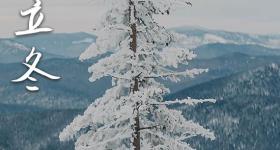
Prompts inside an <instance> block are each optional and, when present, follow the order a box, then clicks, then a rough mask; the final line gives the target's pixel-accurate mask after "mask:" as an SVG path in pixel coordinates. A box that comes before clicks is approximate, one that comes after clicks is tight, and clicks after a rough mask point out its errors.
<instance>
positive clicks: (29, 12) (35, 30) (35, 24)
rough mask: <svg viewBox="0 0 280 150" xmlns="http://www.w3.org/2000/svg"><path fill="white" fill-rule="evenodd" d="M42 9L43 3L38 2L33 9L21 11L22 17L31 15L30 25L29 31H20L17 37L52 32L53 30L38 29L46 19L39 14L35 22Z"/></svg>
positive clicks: (38, 0) (37, 0)
mask: <svg viewBox="0 0 280 150" xmlns="http://www.w3.org/2000/svg"><path fill="white" fill-rule="evenodd" d="M41 9H42V7H41V1H40V0H36V3H35V4H34V5H33V8H30V9H28V10H26V11H21V12H20V14H21V15H22V16H28V15H29V17H30V18H29V23H28V30H25V31H18V32H16V33H15V34H16V35H18V36H19V35H27V34H33V33H39V32H50V31H52V30H53V29H51V28H38V27H39V26H40V25H41V24H42V22H43V19H44V15H43V14H42V13H40V14H39V16H38V18H37V21H36V22H35V20H34V19H35V17H36V16H37V14H38V13H39V11H40V10H41Z"/></svg>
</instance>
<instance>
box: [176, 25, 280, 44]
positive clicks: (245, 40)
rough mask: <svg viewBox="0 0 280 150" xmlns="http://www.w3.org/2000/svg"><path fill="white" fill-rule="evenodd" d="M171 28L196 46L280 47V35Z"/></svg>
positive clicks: (197, 28)
mask: <svg viewBox="0 0 280 150" xmlns="http://www.w3.org/2000/svg"><path fill="white" fill-rule="evenodd" d="M171 30H173V31H175V32H178V33H181V34H184V35H185V36H186V40H185V41H186V42H185V45H189V48H196V47H197V46H200V45H205V44H211V43H224V44H226V43H228V44H241V45H247V44H248V45H260V46H264V47H267V48H278V49H279V48H280V35H256V34H246V33H240V32H229V31H223V30H211V29H207V28H203V27H192V26H182V27H175V28H171Z"/></svg>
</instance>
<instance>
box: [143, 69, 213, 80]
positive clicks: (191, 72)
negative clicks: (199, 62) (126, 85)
mask: <svg viewBox="0 0 280 150" xmlns="http://www.w3.org/2000/svg"><path fill="white" fill-rule="evenodd" d="M204 72H208V69H191V70H186V71H183V72H172V73H166V74H161V75H155V76H147V77H144V78H166V77H178V76H183V77H186V76H188V77H191V78H194V77H195V76H196V75H199V74H201V73H204Z"/></svg>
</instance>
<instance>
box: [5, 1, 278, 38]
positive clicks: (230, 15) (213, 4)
mask: <svg viewBox="0 0 280 150" xmlns="http://www.w3.org/2000/svg"><path fill="white" fill-rule="evenodd" d="M41 1H42V2H43V5H42V7H43V13H44V15H45V19H44V26H43V27H52V28H54V30H55V32H80V31H84V32H91V29H92V28H93V27H94V24H95V23H96V22H97V21H98V18H100V14H101V13H102V10H103V9H102V7H101V6H100V5H98V4H95V3H93V2H92V0H41ZM191 2H192V3H193V7H186V8H179V9H178V10H177V11H176V12H175V13H174V14H172V15H171V16H169V17H160V18H159V21H160V23H162V24H164V25H167V26H169V27H174V26H183V25H188V26H201V27H206V28H210V29H223V30H228V31H239V32H246V33H258V34H266V33H273V34H279V33H280V8H279V7H280V0H191ZM33 4H34V1H33V0H0V23H1V25H0V27H1V28H0V37H11V36H14V32H15V31H19V30H24V29H26V28H27V22H28V18H23V17H21V16H20V15H19V12H20V10H26V9H29V8H31V6H32V5H33Z"/></svg>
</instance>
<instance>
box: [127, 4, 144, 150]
mask: <svg viewBox="0 0 280 150" xmlns="http://www.w3.org/2000/svg"><path fill="white" fill-rule="evenodd" d="M132 9H133V13H134V14H133V16H134V17H136V9H135V5H134V4H133V2H132V1H131V0H129V20H130V29H131V34H130V38H131V42H130V49H131V50H132V51H133V52H134V53H136V50H137V25H136V23H135V22H132V21H131V19H132V18H131V16H132V14H131V13H132ZM137 91H139V79H138V78H137V77H135V78H134V85H133V87H132V92H133V93H134V92H137ZM134 111H135V113H136V117H135V118H134V119H135V120H134V121H135V124H134V135H133V142H132V143H133V147H134V150H140V145H141V143H140V142H141V141H140V117H139V104H138V103H137V104H136V106H135V109H134Z"/></svg>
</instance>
